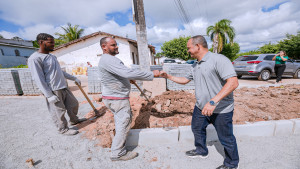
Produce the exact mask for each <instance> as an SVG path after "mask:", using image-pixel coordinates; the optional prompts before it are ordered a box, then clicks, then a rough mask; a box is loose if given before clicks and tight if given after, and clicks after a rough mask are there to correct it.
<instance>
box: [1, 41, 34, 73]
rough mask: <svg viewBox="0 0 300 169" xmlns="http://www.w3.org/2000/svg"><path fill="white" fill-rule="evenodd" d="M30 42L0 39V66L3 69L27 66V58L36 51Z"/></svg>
mask: <svg viewBox="0 0 300 169" xmlns="http://www.w3.org/2000/svg"><path fill="white" fill-rule="evenodd" d="M37 50H38V49H37V48H35V47H33V44H32V41H27V40H12V39H0V64H1V67H3V68H9V67H13V66H18V65H21V64H22V65H27V59H28V57H29V56H30V55H31V54H32V53H34V52H35V51H37Z"/></svg>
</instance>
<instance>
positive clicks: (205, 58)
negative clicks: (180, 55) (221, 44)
mask: <svg viewBox="0 0 300 169" xmlns="http://www.w3.org/2000/svg"><path fill="white" fill-rule="evenodd" d="M210 54H211V52H210V51H208V52H207V53H206V54H205V55H204V57H203V58H202V59H201V60H200V61H198V60H197V61H196V63H197V64H200V63H201V62H206V61H207V60H208V59H209V55H210Z"/></svg>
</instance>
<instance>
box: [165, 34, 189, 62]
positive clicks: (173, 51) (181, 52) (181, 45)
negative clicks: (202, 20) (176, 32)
mask: <svg viewBox="0 0 300 169" xmlns="http://www.w3.org/2000/svg"><path fill="white" fill-rule="evenodd" d="M190 38H191V37H190V36H188V37H179V38H174V39H173V40H170V41H168V42H165V43H164V44H163V45H162V47H161V50H162V55H164V56H166V57H169V58H179V59H183V60H189V59H191V56H190V55H189V54H188V52H187V47H186V45H187V42H188V40H189V39H190Z"/></svg>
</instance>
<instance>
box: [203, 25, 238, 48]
mask: <svg viewBox="0 0 300 169" xmlns="http://www.w3.org/2000/svg"><path fill="white" fill-rule="evenodd" d="M230 24H231V21H230V20H228V19H222V20H220V21H219V22H217V23H216V24H215V25H214V26H209V27H208V28H207V29H206V32H207V35H208V36H210V39H211V40H212V41H213V52H214V53H219V52H221V51H222V49H223V46H224V44H226V43H227V42H228V41H229V43H231V44H233V39H234V38H235V30H234V28H233V27H232V26H230Z"/></svg>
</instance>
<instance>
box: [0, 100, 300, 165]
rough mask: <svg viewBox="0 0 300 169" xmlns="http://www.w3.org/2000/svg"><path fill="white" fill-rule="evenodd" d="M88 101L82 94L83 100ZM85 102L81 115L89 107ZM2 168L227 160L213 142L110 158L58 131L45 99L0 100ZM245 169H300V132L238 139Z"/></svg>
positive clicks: (216, 162)
mask: <svg viewBox="0 0 300 169" xmlns="http://www.w3.org/2000/svg"><path fill="white" fill-rule="evenodd" d="M79 101H83V98H79ZM90 110H91V108H90V107H89V105H88V104H84V105H81V107H80V109H79V111H80V116H83V115H84V114H85V113H87V112H88V111H90ZM0 124H1V127H0V144H1V146H0V168H1V169H2V168H3V169H11V168H12V169H15V168H16V169H23V168H28V167H27V165H26V163H25V162H26V160H27V159H29V158H32V159H33V160H34V161H35V168H43V169H48V168H49V169H55V168H58V169H69V168H70V169H72V168H74V169H91V168H95V169H96V168H111V169H112V168H121V167H122V168H134V169H135V168H161V169H163V168H165V169H167V168H170V169H173V168H174V169H177V168H178V169H182V168H203V169H213V168H216V167H218V166H219V165H221V164H222V161H223V154H224V153H223V151H222V147H221V145H220V143H219V142H210V143H208V144H209V158H207V159H190V158H188V157H186V156H185V155H184V152H185V151H187V150H190V149H192V148H193V145H180V144H177V145H166V144H163V143H162V144H161V145H156V146H147V147H142V146H138V147H132V149H134V151H137V152H139V157H137V158H136V159H134V160H131V161H127V162H111V161H110V159H109V155H110V152H109V149H107V148H101V147H96V146H95V141H91V140H88V139H84V138H82V133H80V134H78V135H76V136H64V135H61V134H58V133H57V131H56V129H55V127H54V125H53V123H52V121H51V119H50V116H49V115H48V111H47V108H46V103H45V100H44V98H43V97H22V98H8V97H1V98H0ZM237 140H238V147H239V153H240V168H241V169H253V168H264V169H299V168H300V160H299V158H300V142H299V140H300V135H292V136H288V137H251V138H246V137H243V138H237Z"/></svg>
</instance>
